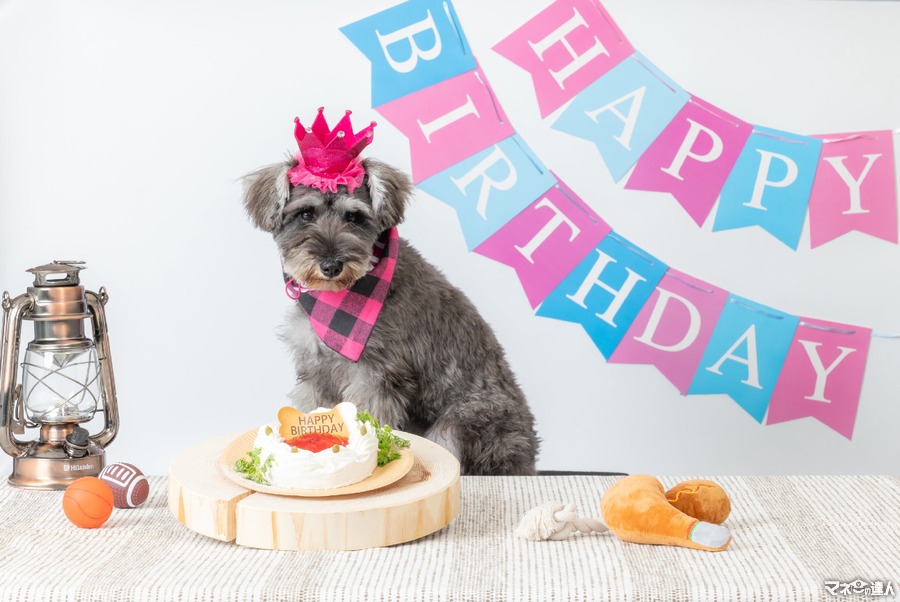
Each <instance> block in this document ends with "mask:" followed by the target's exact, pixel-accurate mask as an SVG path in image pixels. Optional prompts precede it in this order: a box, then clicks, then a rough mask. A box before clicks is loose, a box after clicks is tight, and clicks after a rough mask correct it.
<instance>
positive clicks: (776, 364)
mask: <svg viewBox="0 0 900 602" xmlns="http://www.w3.org/2000/svg"><path fill="white" fill-rule="evenodd" d="M799 321H800V320H799V318H797V317H796V316H791V315H789V314H786V313H783V312H780V311H778V310H776V309H772V308H771V307H766V306H765V305H760V304H759V303H755V302H753V301H750V300H749V299H744V298H742V297H738V296H737V295H731V296H729V297H728V302H727V303H725V307H724V308H723V309H722V313H721V315H720V316H719V323H718V324H716V328H715V330H714V331H713V334H712V337H710V340H709V344H708V345H707V346H706V350H705V351H704V352H703V357H702V358H701V359H700V365H699V366H698V367H697V372H696V374H694V380H693V382H692V383H691V387H690V389H688V394H689V395H703V394H710V393H725V394H727V395H728V396H730V397H731V398H732V399H733V400H735V401H736V402H737V403H738V405H739V406H741V407H742V408H744V410H745V411H746V412H747V413H748V414H750V415H751V416H753V418H754V419H756V421H757V422H759V423H762V421H763V418H764V417H765V415H766V410H767V409H768V407H769V400H770V399H771V397H772V391H774V389H775V383H776V382H777V380H778V375H779V374H780V373H781V368H782V366H783V365H784V360H785V357H786V356H787V353H788V348H789V347H790V344H791V340H792V339H793V336H794V332H795V331H796V330H797V324H798V322H799Z"/></svg>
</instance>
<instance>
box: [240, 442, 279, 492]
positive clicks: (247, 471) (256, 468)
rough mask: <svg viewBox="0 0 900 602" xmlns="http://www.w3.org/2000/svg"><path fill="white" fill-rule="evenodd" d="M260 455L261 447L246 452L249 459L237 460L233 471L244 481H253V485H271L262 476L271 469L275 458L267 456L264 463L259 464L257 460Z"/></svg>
mask: <svg viewBox="0 0 900 602" xmlns="http://www.w3.org/2000/svg"><path fill="white" fill-rule="evenodd" d="M260 453H262V448H261V447H255V448H253V449H251V450H250V451H248V452H247V455H248V456H250V458H249V459H248V458H238V460H237V461H236V462H235V463H234V470H235V472H239V473H241V474H243V475H244V478H245V479H248V480H250V481H253V482H254V483H259V484H260V485H271V483H269V481H268V480H266V477H265V476H263V475H265V473H266V471H268V470H269V469H270V468H271V467H272V463H273V462H274V461H275V456H269V457H268V458H266V461H265V462H261V461H260V459H259V455H260Z"/></svg>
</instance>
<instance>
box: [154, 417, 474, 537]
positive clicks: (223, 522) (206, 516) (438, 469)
mask: <svg viewBox="0 0 900 602" xmlns="http://www.w3.org/2000/svg"><path fill="white" fill-rule="evenodd" d="M240 434H241V433H232V434H230V435H223V436H220V437H216V438H214V439H209V440H207V441H204V442H203V443H200V444H198V445H195V446H193V447H190V448H188V449H186V450H185V451H183V452H181V453H180V454H178V455H177V456H175V458H174V459H173V460H172V463H171V465H170V466H169V510H170V512H171V513H172V515H173V516H175V518H177V519H178V521H179V522H180V523H181V524H183V525H184V526H185V527H187V528H188V529H191V530H192V531H196V532H197V533H200V534H201V535H206V536H207V537H212V538H214V539H218V540H221V541H234V542H235V543H236V544H238V545H241V546H248V547H252V548H263V549H269V550H360V549H364V548H375V547H381V546H389V545H394V544H398V543H403V542H407V541H412V540H414V539H418V538H420V537H424V536H425V535H428V534H430V533H434V532H435V531H437V530H439V529H442V528H443V527H445V526H447V525H449V524H450V523H451V522H452V521H453V519H454V518H456V516H457V515H458V514H459V462H458V461H457V460H456V458H455V457H453V455H452V454H451V453H450V452H448V451H447V450H446V449H444V448H443V447H441V446H439V445H437V444H435V443H432V442H431V441H428V440H427V439H424V438H422V437H417V436H416V435H410V434H408V433H400V435H401V436H402V437H404V438H406V439H409V440H410V441H411V443H412V445H411V449H412V451H413V454H414V455H415V462H414V464H413V467H412V469H410V471H409V472H408V473H407V474H406V476H404V477H403V478H402V479H400V480H399V481H396V482H395V483H392V484H390V485H388V486H386V487H383V488H381V489H377V490H374V491H368V492H365V493H357V494H351V495H341V496H334V497H317V498H301V497H289V496H280V495H270V494H265V493H257V492H254V491H251V490H249V489H245V488H244V487H241V486H240V485H238V484H237V483H235V482H233V481H231V480H230V479H228V478H226V477H225V476H224V475H223V474H222V472H221V470H220V469H219V466H218V463H219V456H220V455H221V454H222V452H223V450H225V448H226V447H227V446H228V445H229V444H230V443H231V442H232V441H234V440H235V438H237V437H238V436H240Z"/></svg>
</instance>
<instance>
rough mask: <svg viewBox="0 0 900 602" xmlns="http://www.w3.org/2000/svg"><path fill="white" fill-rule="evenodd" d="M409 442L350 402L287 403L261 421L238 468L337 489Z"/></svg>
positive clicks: (277, 483)
mask: <svg viewBox="0 0 900 602" xmlns="http://www.w3.org/2000/svg"><path fill="white" fill-rule="evenodd" d="M408 446H409V441H406V440H404V439H401V438H399V437H397V436H396V435H393V433H392V431H391V429H390V427H387V426H380V425H379V424H378V421H377V420H376V419H375V418H374V417H373V416H371V415H370V414H369V413H368V412H358V411H357V409H356V406H355V405H353V404H352V403H349V402H342V403H339V404H337V405H336V406H335V407H334V408H331V409H327V408H318V409H316V410H314V411H312V412H310V413H308V414H305V413H303V412H300V411H298V410H296V409H294V408H291V407H283V408H281V410H280V411H279V412H278V422H277V423H273V424H264V425H263V426H261V427H259V429H258V430H257V433H256V437H255V438H254V440H253V449H252V450H251V451H250V452H248V453H247V457H245V458H241V459H239V460H238V461H237V462H236V463H235V466H234V469H235V471H236V472H239V473H242V474H243V475H244V477H245V478H247V479H249V480H251V481H254V482H256V483H260V484H263V485H270V486H273V487H278V488H286V489H304V490H322V489H337V488H339V487H345V486H347V485H352V484H354V483H357V482H359V481H362V480H363V479H366V478H367V477H369V476H370V475H371V474H372V472H373V471H374V470H375V468H376V466H379V465H384V464H387V463H388V462H390V461H392V460H394V459H396V458H399V457H400V454H399V450H400V449H401V448H403V447H408Z"/></svg>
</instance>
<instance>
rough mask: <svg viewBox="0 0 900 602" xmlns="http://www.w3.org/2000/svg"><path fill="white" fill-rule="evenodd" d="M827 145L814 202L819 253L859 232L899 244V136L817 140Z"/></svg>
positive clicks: (812, 226)
mask: <svg viewBox="0 0 900 602" xmlns="http://www.w3.org/2000/svg"><path fill="white" fill-rule="evenodd" d="M814 137H815V138H820V139H822V141H823V142H824V144H823V146H822V157H821V160H820V162H819V169H818V170H817V171H816V181H815V182H814V183H813V188H812V196H811V197H810V199H809V239H810V246H811V247H813V248H815V247H818V246H819V245H823V244H825V243H826V242H829V241H831V240H834V239H835V238H837V237H838V236H841V235H843V234H846V233H847V232H851V231H853V230H856V231H858V232H862V233H864V234H869V235H871V236H874V237H876V238H881V239H883V240H886V241H888V242H892V243H895V244H896V243H897V183H896V174H895V171H894V170H895V167H894V133H893V132H892V131H890V130H888V131H878V132H851V133H847V134H826V135H823V136H814Z"/></svg>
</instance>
